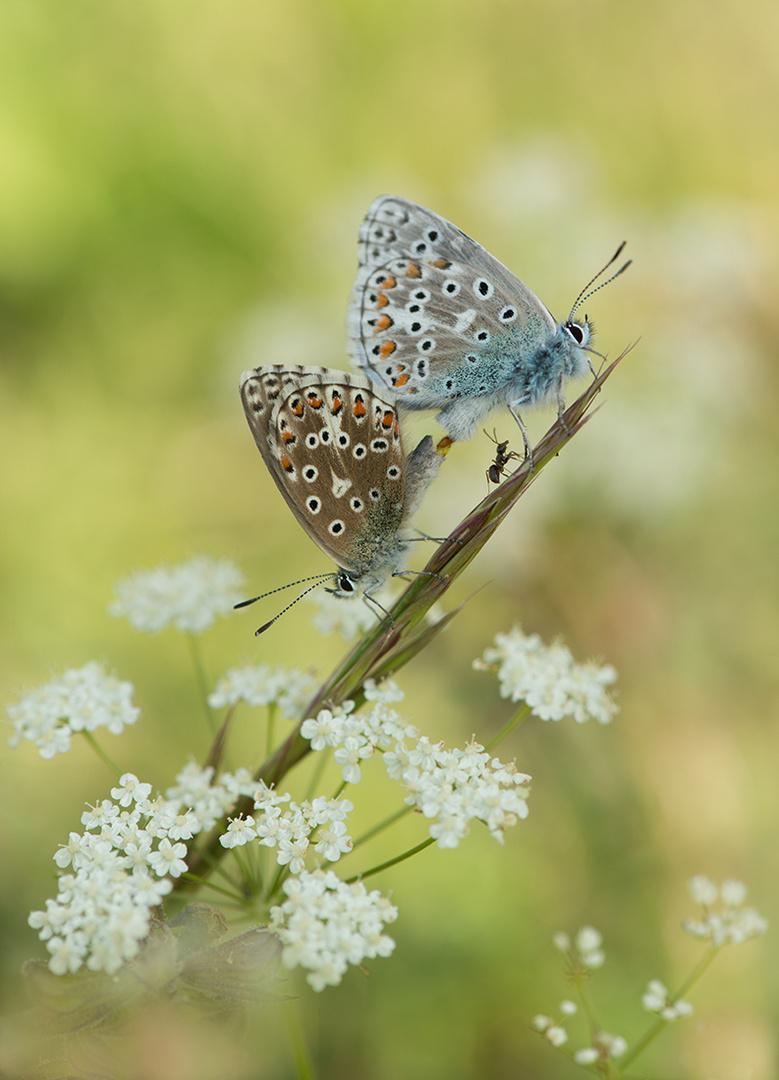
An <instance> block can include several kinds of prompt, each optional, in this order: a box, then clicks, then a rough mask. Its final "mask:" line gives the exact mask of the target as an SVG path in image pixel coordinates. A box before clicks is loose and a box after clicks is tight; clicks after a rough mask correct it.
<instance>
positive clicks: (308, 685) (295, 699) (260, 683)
mask: <svg viewBox="0 0 779 1080" xmlns="http://www.w3.org/2000/svg"><path fill="white" fill-rule="evenodd" d="M317 685H318V684H317V680H316V679H315V678H314V676H313V675H312V674H310V673H309V672H305V671H296V670H295V669H294V668H293V669H287V668H283V667H276V668H272V667H270V665H269V664H260V665H259V666H258V667H243V668H232V669H231V670H230V671H228V672H227V674H226V675H225V676H224V677H223V678H221V679H220V680H219V682H218V683H217V684H216V689H215V690H214V692H213V693H212V694H211V695H210V696H209V698H208V704H209V705H210V706H211V708H212V709H220V708H223V707H224V706H228V707H232V706H233V705H237V704H238V702H239V701H244V702H246V704H247V705H278V706H279V709H280V710H281V713H282V715H283V716H285V717H286V718H287V719H288V720H292V719H294V718H295V717H296V716H299V715H300V713H301V712H302V710H303V709H305V707H306V705H307V704H308V703H309V701H310V700H311V698H312V696H313V694H314V691H315V690H316V688H317Z"/></svg>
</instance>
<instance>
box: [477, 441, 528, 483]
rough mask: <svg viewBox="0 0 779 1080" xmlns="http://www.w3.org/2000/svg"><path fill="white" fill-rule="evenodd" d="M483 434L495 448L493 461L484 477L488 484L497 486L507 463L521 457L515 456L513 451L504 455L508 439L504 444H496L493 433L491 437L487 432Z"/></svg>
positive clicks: (519, 455)
mask: <svg viewBox="0 0 779 1080" xmlns="http://www.w3.org/2000/svg"><path fill="white" fill-rule="evenodd" d="M484 434H485V435H486V436H487V438H488V439H489V440H490V441H491V442H494V443H495V446H496V451H495V460H494V461H493V462H492V464H491V465H490V467H489V469H487V472H486V473H485V475H486V477H487V481H488V483H490V484H499V483H500V479H501V477H502V476H503V472H504V470H505V468H506V466H507V465H508V463H509V462H510V461H512V460H514V459H515V458H517V459H518V458H520V457H521V456H522V455H521V454H515V453H514V451H513V450H509V452H508V453H506V450H507V449H508V444H509V441H508V439H506V440H505V442H498V437H497V435H496V434H495V432H494V431H493V433H492V435H490V434H489V432H487V431H485V432H484Z"/></svg>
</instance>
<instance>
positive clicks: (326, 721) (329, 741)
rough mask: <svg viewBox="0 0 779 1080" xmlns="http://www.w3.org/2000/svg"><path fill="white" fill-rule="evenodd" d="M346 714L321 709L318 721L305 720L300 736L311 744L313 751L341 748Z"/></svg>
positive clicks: (317, 717) (317, 715)
mask: <svg viewBox="0 0 779 1080" xmlns="http://www.w3.org/2000/svg"><path fill="white" fill-rule="evenodd" d="M344 720H345V713H344V712H342V711H341V710H340V709H335V710H333V711H331V710H330V709H320V710H319V712H318V713H317V714H316V719H308V720H304V721H303V723H302V725H301V728H300V734H301V735H302V736H303V738H304V739H308V740H309V742H310V743H311V749H312V750H324V749H325V747H326V746H340V745H341V741H342V739H343V731H344Z"/></svg>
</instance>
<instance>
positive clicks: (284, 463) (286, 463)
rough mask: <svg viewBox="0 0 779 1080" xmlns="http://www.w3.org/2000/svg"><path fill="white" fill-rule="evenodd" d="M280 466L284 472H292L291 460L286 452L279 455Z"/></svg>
mask: <svg viewBox="0 0 779 1080" xmlns="http://www.w3.org/2000/svg"><path fill="white" fill-rule="evenodd" d="M281 467H282V469H284V471H285V472H292V462H291V461H290V460H289V458H288V457H287V455H286V454H282V455H281Z"/></svg>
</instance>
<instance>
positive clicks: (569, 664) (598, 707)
mask: <svg viewBox="0 0 779 1080" xmlns="http://www.w3.org/2000/svg"><path fill="white" fill-rule="evenodd" d="M473 666H474V667H475V668H476V669H477V670H481V671H493V670H494V671H495V672H496V674H497V676H498V681H499V682H500V694H501V697H504V698H509V699H510V700H511V701H524V702H525V703H526V704H527V705H528V706H529V708H530V709H531V710H532V711H533V713H534V714H535V715H536V716H538V717H539V718H540V719H541V720H561V719H562V718H563V717H565V716H570V717H572V718H573V719H574V720H575V721H576V722H577V723H584V722H585V721H586V720H588V719H591V718H592V719H594V720H597V721H598V723H600V724H608V723H610V722H611V720H612V719H613V717H614V715H615V713H616V712H617V711H618V710H617V705H616V704H615V702H614V700H613V699H612V698H611V697H610V695H609V693H608V691H607V689H606V688H607V687H609V686H611V685H612V683H614V682H615V681H616V678H617V675H616V672H615V670H614V668H613V667H611V666H610V665H605V666H598V665H597V664H594V663H592V662H590V663H587V664H576V663H575V662H574V659H573V657H572V656H571V653H570V651H569V650H568V649H567V648H566V646H565V645H563V644H561V643H560V642H556V643H554V644H553V645H544V643H543V642H542V641H541V638H540V637H539V636H538V634H531V635H529V636H528V635H525V634H523V633H522V630H521V629H520V628H519V627H518V626H517V627H514V629H513V630H510V631H509V632H508V633H502V634H497V635H496V637H495V644H494V645H493V646H490V647H489V648H488V649H485V651H484V656H483V658H482V659H481V660H475V661H474V664H473Z"/></svg>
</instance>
